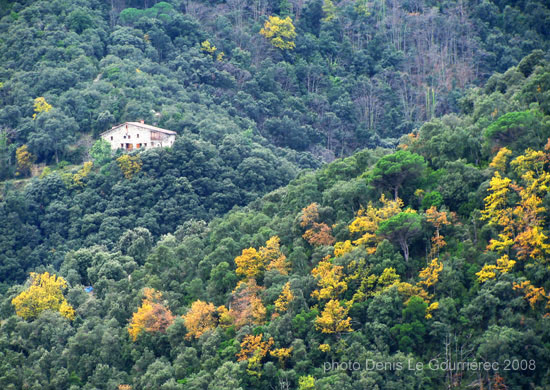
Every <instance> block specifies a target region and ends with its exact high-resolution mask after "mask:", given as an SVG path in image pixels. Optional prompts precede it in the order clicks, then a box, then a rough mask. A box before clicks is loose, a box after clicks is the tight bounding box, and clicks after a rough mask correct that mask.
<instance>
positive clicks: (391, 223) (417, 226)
mask: <svg viewBox="0 0 550 390" xmlns="http://www.w3.org/2000/svg"><path fill="white" fill-rule="evenodd" d="M421 232H422V217H421V216H420V215H418V214H416V213H415V212H409V211H408V210H407V211H404V212H401V213H399V214H397V215H394V216H393V217H391V218H389V219H387V220H386V221H383V222H381V223H380V227H379V228H378V231H377V232H376V234H378V235H381V236H383V237H385V238H387V239H388V240H390V241H393V242H395V243H397V244H398V245H399V246H400V247H401V250H402V251H403V257H404V258H405V262H408V260H409V244H410V242H411V241H412V240H413V239H414V238H415V237H417V236H418V235H419V234H420V233H421Z"/></svg>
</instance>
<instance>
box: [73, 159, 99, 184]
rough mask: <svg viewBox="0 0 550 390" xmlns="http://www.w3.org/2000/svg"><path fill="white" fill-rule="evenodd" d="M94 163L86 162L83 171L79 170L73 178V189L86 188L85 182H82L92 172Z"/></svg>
mask: <svg viewBox="0 0 550 390" xmlns="http://www.w3.org/2000/svg"><path fill="white" fill-rule="evenodd" d="M93 165H94V163H93V162H91V161H86V162H85V163H84V165H83V166H82V168H81V169H79V170H78V172H77V173H75V174H74V175H73V177H72V184H71V187H84V182H83V181H82V180H83V179H85V178H86V177H87V176H88V175H89V174H90V172H91V171H92V167H93Z"/></svg>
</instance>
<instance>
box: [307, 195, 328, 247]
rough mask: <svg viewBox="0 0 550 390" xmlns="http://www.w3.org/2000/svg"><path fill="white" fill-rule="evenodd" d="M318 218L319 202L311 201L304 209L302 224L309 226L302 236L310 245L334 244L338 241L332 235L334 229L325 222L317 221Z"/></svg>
mask: <svg viewBox="0 0 550 390" xmlns="http://www.w3.org/2000/svg"><path fill="white" fill-rule="evenodd" d="M318 220H319V205H318V204H317V203H311V204H310V205H309V206H307V207H304V208H303V209H302V214H301V216H300V226H301V227H302V228H307V230H306V231H305V233H304V234H303V235H302V237H303V238H304V240H306V241H307V242H308V243H309V244H310V245H314V246H316V245H332V244H333V243H334V241H336V240H335V239H334V237H332V229H331V228H330V226H328V225H327V224H326V223H324V222H321V223H319V222H317V221H318Z"/></svg>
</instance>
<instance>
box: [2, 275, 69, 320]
mask: <svg viewBox="0 0 550 390" xmlns="http://www.w3.org/2000/svg"><path fill="white" fill-rule="evenodd" d="M30 275H31V285H30V286H29V287H28V288H27V289H26V290H25V291H23V292H22V293H21V294H19V295H17V296H16V297H15V298H13V299H12V301H11V303H12V305H13V306H15V312H16V313H17V315H18V316H20V317H23V318H24V319H26V320H28V319H35V318H37V317H38V316H39V315H40V313H42V312H43V311H45V310H52V311H57V312H59V313H60V314H61V315H62V316H63V317H65V318H68V319H70V320H73V319H74V317H75V312H74V309H73V307H72V306H71V305H69V303H68V302H67V300H66V299H65V297H64V296H63V290H65V289H66V288H67V282H66V281H65V279H63V278H62V277H61V276H59V277H57V276H56V275H54V274H51V275H50V273H49V272H44V273H43V274H37V273H35V272H31V274H30Z"/></svg>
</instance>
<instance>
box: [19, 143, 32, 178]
mask: <svg viewBox="0 0 550 390" xmlns="http://www.w3.org/2000/svg"><path fill="white" fill-rule="evenodd" d="M15 158H16V159H17V175H22V176H27V175H28V174H30V172H31V167H32V163H33V162H34V160H35V158H34V156H33V155H32V154H31V153H30V152H29V149H28V147H27V145H23V146H20V147H18V148H17V150H16V151H15Z"/></svg>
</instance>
